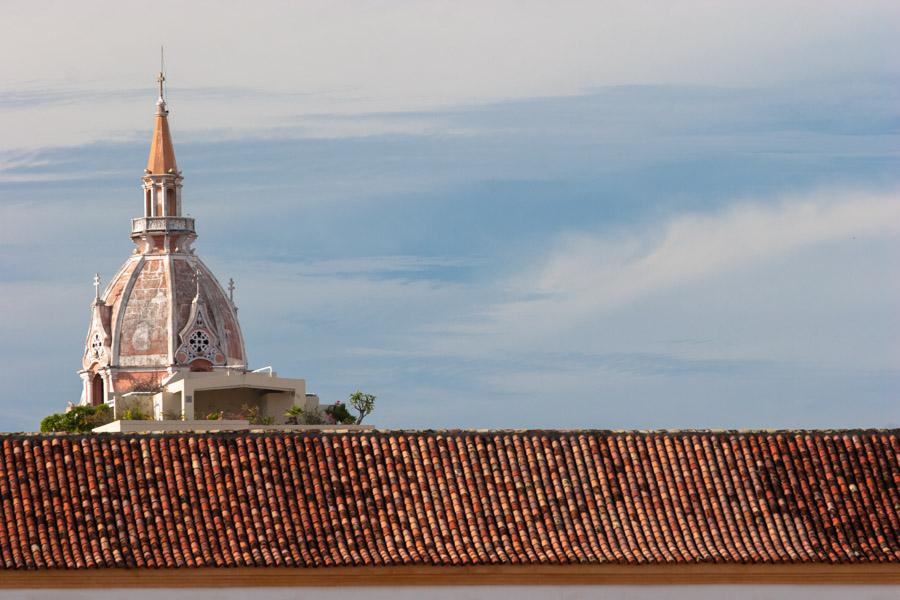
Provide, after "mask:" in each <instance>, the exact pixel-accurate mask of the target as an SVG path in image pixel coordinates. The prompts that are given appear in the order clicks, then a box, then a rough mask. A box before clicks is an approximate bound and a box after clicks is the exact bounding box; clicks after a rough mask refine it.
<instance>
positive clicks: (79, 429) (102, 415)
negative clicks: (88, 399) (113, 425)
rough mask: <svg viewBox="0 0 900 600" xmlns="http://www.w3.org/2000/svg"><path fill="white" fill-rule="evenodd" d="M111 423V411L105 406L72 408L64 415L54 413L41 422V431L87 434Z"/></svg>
mask: <svg viewBox="0 0 900 600" xmlns="http://www.w3.org/2000/svg"><path fill="white" fill-rule="evenodd" d="M110 421H112V411H111V410H109V407H108V406H107V405H105V404H101V405H99V406H73V407H72V408H70V409H69V410H67V411H66V412H64V413H54V414H52V415H49V416H47V417H44V419H43V420H42V421H41V431H43V432H52V431H69V432H73V433H87V432H89V431H90V430H92V429H93V428H94V427H99V426H100V425H105V424H107V423H109V422H110Z"/></svg>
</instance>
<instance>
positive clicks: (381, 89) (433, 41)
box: [0, 2, 900, 430]
mask: <svg viewBox="0 0 900 600" xmlns="http://www.w3.org/2000/svg"><path fill="white" fill-rule="evenodd" d="M483 4H484V3H471V4H467V3H462V4H460V3H425V2H417V3H402V2H401V3H378V2H371V3H352V4H342V5H340V6H335V5H334V4H333V3H323V4H321V5H320V4H316V3H308V4H307V3H305V4H304V5H303V6H302V7H299V8H298V7H293V6H285V5H281V4H279V3H259V5H258V6H257V7H256V9H255V10H254V12H253V13H252V14H248V13H242V12H241V11H240V10H237V9H231V8H229V9H226V10H221V11H218V12H216V13H215V15H216V16H215V17H210V14H212V13H210V7H207V6H204V5H203V4H202V3H197V4H196V5H192V6H191V7H189V8H182V9H178V10H176V6H177V5H174V4H173V5H172V6H168V5H167V4H166V3H162V4H161V5H160V6H161V10H162V11H163V12H165V11H167V10H169V11H172V12H171V14H172V15H173V19H174V21H173V26H172V28H171V29H170V30H169V31H167V32H166V33H164V34H160V33H159V32H154V31H148V30H144V29H141V28H140V27H138V29H137V30H135V26H136V25H135V22H136V21H137V22H139V21H140V11H139V6H140V5H135V6H130V5H127V4H126V5H124V8H122V9H121V10H120V11H117V12H116V13H115V14H113V15H111V16H110V15H109V13H108V10H109V6H110V5H109V4H104V3H96V4H93V3H87V4H86V5H85V6H84V7H83V8H82V7H80V8H79V10H78V11H75V10H74V9H72V8H70V7H69V6H68V5H67V4H65V3H62V4H59V5H57V6H56V9H55V10H51V11H47V10H39V9H36V8H34V7H31V6H29V5H28V4H27V3H22V4H19V5H14V8H12V9H10V15H11V18H10V19H9V20H5V23H4V24H3V25H0V27H2V28H3V34H4V35H2V36H0V48H3V46H5V45H8V46H9V48H3V49H4V50H6V51H7V52H13V54H15V55H17V56H21V57H22V58H21V60H18V61H12V62H11V63H10V64H3V65H0V83H2V85H0V90H2V91H0V126H2V127H3V129H4V131H5V135H4V136H3V139H2V140H0V341H2V342H3V343H2V344H0V360H2V362H3V363H4V364H5V365H7V369H6V370H5V372H6V373H7V374H6V375H5V378H6V379H5V383H6V385H3V386H0V407H3V410H2V411H0V430H30V429H34V428H35V427H36V426H37V423H38V422H39V420H40V418H41V417H42V416H43V415H45V414H47V413H49V412H52V411H55V410H59V409H61V408H63V407H64V406H65V404H66V402H68V401H75V400H77V398H78V395H79V393H80V381H79V379H78V376H77V375H76V373H75V372H76V370H77V369H78V368H79V362H80V356H81V349H82V348H81V347H82V344H83V341H84V335H85V330H86V327H87V324H88V316H89V313H88V305H89V303H90V301H91V298H92V294H93V288H92V286H91V277H92V276H93V273H94V272H95V271H99V272H100V273H101V274H102V275H103V276H104V278H105V279H108V278H109V277H110V276H111V275H112V274H113V273H114V272H115V270H116V269H117V268H118V266H119V265H120V264H121V263H122V262H123V261H124V260H125V258H126V257H127V255H128V253H129V252H130V251H131V247H132V246H131V242H130V240H129V239H128V219H129V218H130V217H132V216H135V215H136V214H137V213H138V212H139V210H140V193H139V176H140V173H141V169H142V168H143V165H144V161H145V160H146V152H147V148H148V144H149V133H150V128H151V126H152V111H153V102H154V100H155V96H154V90H153V82H152V77H153V74H154V71H155V69H156V68H157V67H156V66H155V64H154V60H156V58H155V48H156V47H158V44H159V43H160V42H163V43H165V44H166V45H167V48H168V54H169V58H168V63H169V67H168V71H169V81H170V88H169V90H170V91H169V104H170V109H171V111H172V115H171V123H172V130H173V135H174V137H175V143H176V151H177V154H178V159H179V165H180V167H181V168H182V169H183V170H184V173H185V192H184V205H185V210H186V212H189V213H191V214H192V215H194V216H195V217H196V218H197V220H198V230H199V233H200V238H199V240H198V242H197V244H196V246H197V249H198V252H199V253H200V255H201V256H202V257H203V258H204V260H205V261H206V262H207V263H208V264H209V265H210V266H211V267H212V268H213V270H214V272H215V273H216V274H217V275H218V276H219V278H220V279H221V280H223V281H224V280H227V279H228V278H229V277H234V278H235V280H236V281H237V284H238V289H237V292H236V300H237V303H238V305H239V307H240V313H239V314H240V317H241V323H242V326H243V329H244V335H245V338H246V340H247V345H248V354H249V357H250V361H251V366H254V367H261V366H265V365H270V364H271V365H273V366H274V367H275V369H276V370H277V371H278V372H279V373H280V374H282V375H286V376H300V377H305V378H306V379H307V381H308V386H309V389H310V390H311V391H315V392H318V393H319V394H320V395H321V396H322V398H323V400H324V401H334V400H337V399H341V398H345V397H346V396H347V394H349V393H350V392H351V391H353V390H354V389H356V388H357V387H359V388H362V389H364V390H366V391H370V392H372V393H375V394H377V395H378V397H379V400H378V406H377V410H376V412H375V413H374V414H373V416H372V422H373V423H375V424H377V425H380V426H385V427H417V428H442V427H566V428H570V427H596V428H656V427H703V428H706V427H727V428H745V427H754V428H757V427H838V426H844V427H868V426H898V425H900V402H898V396H900V393H898V392H900V363H898V359H900V342H898V339H900V322H898V316H897V314H898V310H897V308H898V306H900V268H898V266H897V265H898V263H897V260H896V256H898V252H900V195H898V191H900V154H898V148H900V59H898V56H900V53H898V50H900V48H898V47H897V46H898V41H897V40H900V10H898V7H897V6H896V5H894V4H893V3H887V2H885V3H880V2H865V3H854V4H853V5H852V6H851V5H850V4H849V3H829V2H777V3H775V2H773V3H752V10H751V3H748V4H747V5H746V6H738V5H736V4H734V3H714V2H684V3H678V6H677V7H674V8H673V7H672V6H667V7H666V8H665V9H661V8H660V6H661V5H660V4H658V3H641V2H629V3H618V2H607V3H596V2H591V3H584V4H579V3H563V4H559V3H527V4H518V3H516V4H507V3H503V2H497V3H490V6H484V5H483ZM101 15H106V17H104V20H103V26H102V27H101V26H100V25H94V27H95V30H94V31H95V32H94V34H93V35H91V36H85V37H84V39H81V37H79V39H72V38H71V37H69V38H66V39H67V42H66V44H65V45H62V42H61V41H60V36H61V35H62V32H65V31H68V30H70V28H72V27H78V26H79V24H82V25H83V24H87V23H94V22H95V21H96V19H97V18H98V17H99V16H101ZM82 21H83V23H82ZM147 29H152V28H147ZM238 33H239V35H235V34H238ZM160 38H162V39H160ZM226 42H227V43H226ZM8 55H9V54H8ZM12 63H15V64H12Z"/></svg>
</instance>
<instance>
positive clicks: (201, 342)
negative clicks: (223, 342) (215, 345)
mask: <svg viewBox="0 0 900 600" xmlns="http://www.w3.org/2000/svg"><path fill="white" fill-rule="evenodd" d="M188 345H189V346H190V348H191V352H193V354H194V355H195V356H203V355H205V354H206V352H207V350H209V345H210V340H209V335H208V334H207V333H206V332H205V331H195V332H194V333H192V334H191V335H190V337H189V338H188Z"/></svg>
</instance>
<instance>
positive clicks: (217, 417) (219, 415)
mask: <svg viewBox="0 0 900 600" xmlns="http://www.w3.org/2000/svg"><path fill="white" fill-rule="evenodd" d="M223 418H225V411H224V410H217V411H215V412H211V413H209V414H208V415H206V420H207V421H221V420H222V419H223Z"/></svg>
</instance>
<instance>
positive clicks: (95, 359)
mask: <svg viewBox="0 0 900 600" xmlns="http://www.w3.org/2000/svg"><path fill="white" fill-rule="evenodd" d="M110 312H111V309H110V307H109V306H107V305H106V304H104V303H103V302H101V301H97V302H94V304H93V305H92V307H91V325H90V327H89V328H88V335H87V339H86V340H85V343H84V356H82V359H81V365H82V367H83V368H85V369H89V368H90V367H91V366H92V365H94V364H96V365H99V366H100V367H105V366H107V365H109V357H110V346H111V345H112V337H111V336H110V331H109V320H110Z"/></svg>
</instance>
